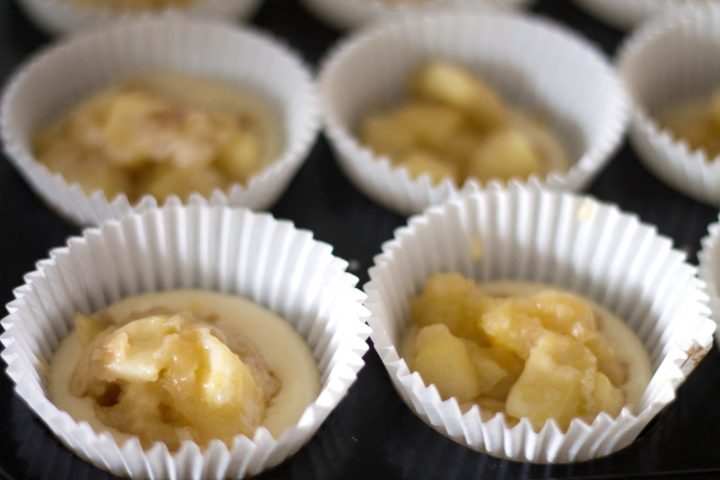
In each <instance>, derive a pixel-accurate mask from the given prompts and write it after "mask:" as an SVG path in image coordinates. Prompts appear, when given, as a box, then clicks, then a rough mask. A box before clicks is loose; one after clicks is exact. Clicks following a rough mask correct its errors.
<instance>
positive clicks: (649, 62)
mask: <svg viewBox="0 0 720 480" xmlns="http://www.w3.org/2000/svg"><path fill="white" fill-rule="evenodd" d="M719 27H720V9H717V8H710V7H708V8H697V9H686V10H683V12H682V14H678V15H677V16H673V17H663V18H662V19H660V20H657V21H653V22H650V23H649V24H647V25H646V26H645V27H643V28H642V29H640V30H639V31H638V32H637V33H635V34H634V35H633V36H632V37H631V38H630V39H629V40H628V41H627V43H626V44H625V45H624V46H623V48H622V50H621V53H620V55H619V57H618V62H617V63H618V68H619V70H620V74H621V75H622V77H623V78H624V80H625V83H626V84H627V86H628V90H629V92H630V95H631V96H632V98H633V101H634V104H635V108H634V112H633V118H632V126H631V129H630V138H631V140H632V144H633V147H634V148H635V149H636V151H637V152H638V154H639V155H640V158H641V160H642V161H643V162H644V163H645V165H646V166H647V167H648V168H649V169H650V170H651V171H652V172H653V173H654V174H655V175H657V176H658V177H660V178H661V179H662V180H663V181H664V182H666V183H667V184H669V185H670V186H672V187H673V188H675V189H677V190H679V191H681V192H683V193H684V194H686V195H689V196H691V197H693V198H695V199H696V200H699V201H701V202H704V203H708V204H711V205H720V162H718V161H717V159H715V160H713V159H711V158H708V155H707V154H706V153H705V152H704V151H701V150H692V149H691V148H690V147H689V145H688V144H687V143H686V142H685V141H684V140H682V139H679V138H676V137H675V136H674V135H673V134H672V133H671V132H670V131H669V130H667V129H665V128H663V127H662V126H660V125H659V124H658V123H657V122H656V121H655V116H656V115H657V114H658V113H659V112H660V111H661V110H662V109H663V108H667V107H671V106H673V104H675V103H677V102H682V101H686V100H692V99H693V98H696V97H698V96H702V95H709V94H710V92H711V91H712V90H713V88H716V87H718V86H720V55H719V54H720V28H719Z"/></svg>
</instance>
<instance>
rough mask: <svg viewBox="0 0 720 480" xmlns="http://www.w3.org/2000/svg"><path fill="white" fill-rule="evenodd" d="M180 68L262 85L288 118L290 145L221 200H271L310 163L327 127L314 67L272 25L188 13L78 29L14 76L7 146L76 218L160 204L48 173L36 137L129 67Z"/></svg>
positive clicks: (100, 217)
mask: <svg viewBox="0 0 720 480" xmlns="http://www.w3.org/2000/svg"><path fill="white" fill-rule="evenodd" d="M148 71H171V72H173V71H177V72H181V73H185V74H190V75H198V76H206V77H209V78H217V79H220V80H223V81H226V82H229V83H230V84H233V85H237V86H238V87H239V88H242V89H244V90H245V91H248V92H250V93H257V94H258V95H259V96H260V98H261V100H263V101H264V102H265V103H267V104H268V105H267V106H268V108H269V109H270V110H272V111H273V113H275V116H277V118H278V119H279V121H280V122H281V125H280V127H281V129H282V131H283V144H284V148H283V151H282V152H281V153H280V154H279V155H278V158H276V159H274V161H273V162H272V163H271V164H270V165H268V166H267V167H266V168H265V169H263V170H262V171H260V172H258V173H257V174H256V175H254V176H252V177H251V178H250V180H249V182H248V183H247V185H239V184H235V185H234V186H231V187H230V188H229V189H228V190H226V191H222V190H220V189H216V190H214V191H213V192H212V194H211V195H209V198H210V199H212V201H213V202H214V203H218V204H226V205H232V206H244V207H248V208H251V209H253V210H263V209H266V208H268V207H270V206H271V205H272V204H273V203H274V202H275V201H276V200H277V199H278V198H279V197H280V195H281V194H282V193H283V191H284V190H285V188H286V187H287V185H288V184H289V183H290V181H291V180H292V178H293V176H294V175H295V173H296V172H297V170H298V169H299V168H300V166H301V165H302V162H303V161H304V160H305V158H306V156H307V155H308V153H309V151H310V148H311V147H312V145H313V143H314V141H315V138H316V137H317V134H318V131H319V129H320V113H319V106H318V102H317V95H316V90H315V85H314V82H313V79H312V75H311V73H310V70H309V69H308V68H307V66H306V65H305V64H304V63H303V62H302V61H301V60H300V58H299V57H298V56H297V55H296V54H295V53H293V52H292V51H290V50H289V49H288V48H287V47H285V46H284V45H282V44H280V43H278V42H276V41H275V40H274V39H272V38H271V37H269V36H267V35H266V34H264V33H261V32H257V31H254V30H250V29H239V28H237V27H234V26H229V25H222V24H216V23H213V22H204V21H198V20H193V21H190V20H186V19H181V18H163V19H154V18H144V19H142V20H135V21H133V22H129V21H128V22H122V23H119V24H116V25H113V26H111V27H107V28H104V29H102V30H98V31H93V32H88V33H84V34H81V35H77V36H75V37H72V38H71V39H69V40H66V41H64V42H62V43H60V44H58V45H56V46H54V47H51V48H50V49H48V50H46V51H44V52H43V53H41V54H40V55H38V56H36V57H35V58H34V59H33V60H31V61H30V62H29V63H28V64H26V65H25V66H24V67H22V68H21V70H20V71H19V72H18V73H17V74H15V75H14V76H13V78H12V80H11V81H10V83H9V86H8V87H7V89H6V91H5V94H4V96H3V99H2V105H0V127H1V128H0V130H1V132H2V137H3V141H4V144H5V151H6V153H7V156H8V158H10V159H11V160H12V161H13V163H14V165H15V166H16V167H17V168H18V170H19V171H20V173H21V174H22V175H23V177H25V179H26V180H27V181H28V183H29V184H30V186H31V187H32V188H33V190H35V191H36V192H37V193H38V195H39V196H41V197H42V199H43V200H44V201H45V202H46V203H47V204H49V205H50V206H52V207H53V208H55V209H56V210H57V211H59V212H60V213H61V214H62V215H63V216H65V217H68V218H70V219H71V220H73V221H74V222H75V223H78V224H83V225H91V224H97V223H99V222H102V221H104V220H111V219H117V218H120V217H121V216H123V215H124V214H126V213H129V212H132V211H138V212H142V211H145V210H147V209H148V208H153V207H156V206H157V205H158V201H157V199H156V198H154V197H152V196H150V195H144V196H143V197H142V198H140V199H139V200H138V201H137V203H135V204H131V203H130V201H129V199H128V197H127V196H126V195H125V194H121V195H118V196H116V197H115V198H111V199H108V198H106V196H105V194H104V193H103V192H101V191H96V192H94V193H92V194H90V195H88V194H86V193H85V192H84V191H83V189H82V188H81V187H80V185H78V184H77V183H70V182H69V181H68V180H66V179H64V178H63V177H62V176H61V175H57V174H54V173H53V172H51V171H49V170H48V169H47V168H46V167H45V166H44V165H43V164H41V163H40V162H38V161H37V160H36V159H35V158H34V156H33V153H32V145H31V143H32V136H33V134H34V133H35V132H36V131H37V130H38V129H40V128H42V127H47V122H48V121H49V120H52V119H55V118H58V116H60V115H62V114H63V113H64V112H66V111H68V110H69V109H70V108H71V107H73V106H74V105H75V104H76V103H77V102H79V101H81V100H82V99H84V98H85V97H86V96H88V95H90V94H92V93H95V92H96V91H98V90H100V89H102V88H105V87H107V86H109V85H110V84H112V83H113V82H117V81H120V80H122V79H124V78H126V77H127V76H129V75H132V74H135V73H143V72H148Z"/></svg>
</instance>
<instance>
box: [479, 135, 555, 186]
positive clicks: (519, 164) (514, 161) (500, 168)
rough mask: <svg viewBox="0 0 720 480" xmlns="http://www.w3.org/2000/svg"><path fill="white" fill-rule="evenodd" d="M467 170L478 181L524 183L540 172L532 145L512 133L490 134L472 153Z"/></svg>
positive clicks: (539, 162) (524, 138)
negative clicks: (517, 181)
mask: <svg viewBox="0 0 720 480" xmlns="http://www.w3.org/2000/svg"><path fill="white" fill-rule="evenodd" d="M468 168H469V171H468V174H469V175H470V176H473V177H475V178H478V179H480V180H491V179H499V180H510V179H511V178H519V179H524V178H527V177H529V176H530V175H532V174H533V173H538V172H541V171H542V165H541V159H540V157H539V155H538V154H537V153H536V152H535V150H534V149H533V146H532V144H531V143H530V142H529V141H528V139H527V138H526V137H525V136H523V135H522V134H520V133H518V132H517V131H515V130H511V129H504V130H498V131H496V132H493V133H491V134H490V135H489V136H488V137H487V139H486V140H485V141H484V142H483V143H482V144H481V145H480V147H479V148H478V149H477V150H475V153H474V154H473V156H472V159H471V161H470V164H469V167H468Z"/></svg>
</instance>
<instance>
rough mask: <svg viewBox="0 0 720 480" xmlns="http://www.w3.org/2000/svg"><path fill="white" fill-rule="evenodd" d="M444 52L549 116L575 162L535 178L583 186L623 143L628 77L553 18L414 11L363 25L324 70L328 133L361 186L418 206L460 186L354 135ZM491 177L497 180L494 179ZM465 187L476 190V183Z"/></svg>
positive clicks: (388, 200) (395, 202)
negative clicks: (412, 170)
mask: <svg viewBox="0 0 720 480" xmlns="http://www.w3.org/2000/svg"><path fill="white" fill-rule="evenodd" d="M431 59H442V60H447V61H452V62H455V63H458V64H460V65H463V66H465V67H467V68H469V69H471V70H472V71H475V72H477V73H478V74H480V75H481V76H482V78H483V79H484V80H486V81H487V82H488V83H489V84H490V86H491V87H493V88H494V89H495V90H497V91H498V92H499V93H500V94H501V96H502V97H503V98H505V99H506V100H507V101H508V103H509V104H510V105H514V106H516V107H519V108H521V109H524V110H528V111H530V112H532V113H536V114H538V115H540V116H542V117H543V118H545V119H546V120H547V123H548V126H549V127H550V128H552V129H553V130H554V131H555V132H557V133H558V135H559V137H560V139H561V140H562V142H563V144H564V146H565V147H566V150H567V151H568V154H569V157H570V159H571V161H572V166H571V168H570V169H569V170H568V171H567V172H564V173H551V174H549V175H548V176H547V177H544V178H541V177H539V176H537V175H533V176H531V177H530V178H529V179H528V183H530V184H533V185H544V186H547V187H549V188H553V189H561V190H577V189H581V188H583V187H585V186H586V185H587V184H588V183H589V182H590V181H591V180H592V179H593V178H594V177H595V175H597V174H598V173H599V171H600V170H601V169H602V167H603V166H604V165H605V164H606V162H607V161H608V159H609V158H610V156H611V155H612V153H613V152H614V151H615V150H616V148H617V147H618V145H619V143H620V140H621V139H622V136H623V133H624V131H625V126H626V123H627V119H628V116H629V107H628V100H627V95H626V93H625V90H624V88H623V86H622V83H621V82H620V81H619V79H618V77H617V75H616V74H615V72H614V70H613V68H612V67H611V65H610V64H609V63H608V62H607V60H606V59H605V57H604V56H603V55H602V53H600V52H599V51H598V50H597V49H595V48H594V47H592V46H591V45H589V44H588V43H587V42H585V41H584V40H582V39H581V38H580V37H578V36H577V35H576V34H574V33H571V32H570V31H569V30H567V29H566V28H564V27H561V26H559V25H557V24H555V23H552V22H550V21H548V20H543V19H541V18H539V17H530V16H520V15H508V14H502V13H488V12H486V13H479V12H474V13H469V12H445V13H436V14H434V15H414V16H412V17H409V16H408V17H404V18H402V19H398V20H395V21H392V22H388V23H381V24H378V25H376V26H373V27H372V28H370V29H367V30H364V31H362V32H361V33H359V34H357V35H356V36H354V37H351V38H350V39H349V40H347V41H346V42H344V43H343V44H341V45H340V46H339V47H338V48H337V49H336V50H335V51H334V52H332V53H331V54H330V56H329V57H328V59H327V60H326V62H325V64H324V66H323V68H322V71H321V74H320V97H321V104H322V109H323V114H324V117H325V124H326V133H327V135H328V137H329V139H330V141H331V144H332V146H333V148H334V151H335V153H336V154H337V157H338V160H339V162H340V166H341V167H342V169H343V170H344V171H345V173H346V174H347V176H348V177H349V178H350V179H351V180H352V181H353V182H354V183H355V185H356V186H357V187H358V188H359V189H360V190H362V191H363V192H365V193H366V194H367V195H368V196H369V197H371V198H372V199H374V200H375V201H377V202H378V203H381V204H383V205H384V206H386V207H388V208H390V209H392V210H395V211H397V212H401V213H404V214H409V213H417V212H420V211H422V210H423V209H424V208H426V207H427V206H428V205H432V204H437V203H440V202H442V201H444V200H446V199H448V198H450V197H452V196H455V195H457V193H458V192H459V191H460V190H461V187H458V186H456V185H455V184H454V182H452V181H451V180H449V179H448V180H445V181H443V182H442V183H439V184H436V185H433V184H432V183H431V182H430V179H429V178H428V177H427V176H422V177H420V178H419V179H411V178H410V177H409V176H408V173H407V170H406V169H405V168H404V167H397V166H393V164H392V163H391V162H390V160H389V159H388V158H387V157H381V156H377V155H375V154H374V153H373V152H372V151H371V150H370V149H369V148H368V147H366V146H364V145H363V144H362V143H361V142H360V140H359V139H358V138H357V136H356V131H357V128H358V127H359V122H360V121H361V119H362V118H363V116H364V115H366V114H367V113H368V111H369V110H370V109H371V108H378V107H379V106H381V105H383V104H388V106H389V105H391V104H392V103H393V102H397V101H398V100H400V98H402V96H403V93H404V90H405V84H406V81H407V79H408V77H409V76H410V75H411V74H412V73H413V72H414V71H415V69H417V68H418V67H419V66H420V65H421V64H422V63H424V62H426V61H428V60H431ZM490 183H491V184H493V183H495V184H497V182H490ZM462 188H463V189H465V190H478V189H481V188H482V187H481V185H480V183H479V182H478V181H477V180H474V179H471V180H468V181H466V182H465V184H464V187H462Z"/></svg>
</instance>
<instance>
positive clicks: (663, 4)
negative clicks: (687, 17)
mask: <svg viewBox="0 0 720 480" xmlns="http://www.w3.org/2000/svg"><path fill="white" fill-rule="evenodd" d="M575 1H576V2H577V4H578V5H580V6H582V7H583V8H584V9H585V10H587V11H588V12H590V13H592V14H593V15H595V16H597V17H598V18H600V19H601V20H603V21H605V22H607V23H609V24H610V25H613V26H615V27H618V28H622V29H630V28H632V27H634V26H636V25H638V24H640V23H642V22H644V21H647V20H649V19H652V18H653V17H657V16H659V15H666V14H669V13H673V11H674V10H676V9H678V8H684V7H686V6H689V5H697V4H698V3H699V2H697V1H696V0H631V1H628V0H575Z"/></svg>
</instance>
